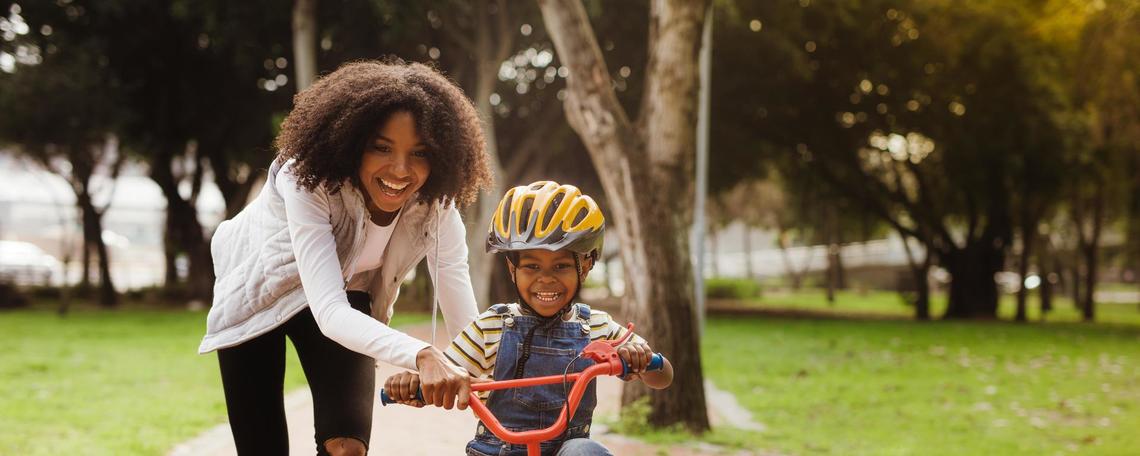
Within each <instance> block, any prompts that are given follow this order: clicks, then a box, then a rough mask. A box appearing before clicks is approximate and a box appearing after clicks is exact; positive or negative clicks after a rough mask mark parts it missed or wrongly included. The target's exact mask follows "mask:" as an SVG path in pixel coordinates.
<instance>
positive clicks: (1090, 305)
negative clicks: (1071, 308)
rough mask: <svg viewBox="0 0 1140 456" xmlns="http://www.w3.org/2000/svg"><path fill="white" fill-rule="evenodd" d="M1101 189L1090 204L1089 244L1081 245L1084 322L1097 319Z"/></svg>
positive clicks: (1103, 202)
mask: <svg viewBox="0 0 1140 456" xmlns="http://www.w3.org/2000/svg"><path fill="white" fill-rule="evenodd" d="M1102 188H1104V187H1098V189H1097V194H1096V197H1094V200H1093V202H1092V227H1091V228H1092V233H1091V236H1090V237H1089V242H1088V243H1086V244H1084V245H1082V252H1081V253H1082V254H1083V255H1084V270H1085V275H1084V286H1083V288H1084V290H1083V292H1084V296H1082V301H1083V306H1082V307H1081V316H1082V317H1083V319H1084V320H1085V321H1092V320H1093V319H1096V317H1097V302H1096V298H1094V296H1096V292H1097V269H1098V264H1097V261H1098V253H1099V252H1100V234H1101V228H1102V223H1104V215H1105V201H1104V192H1102Z"/></svg>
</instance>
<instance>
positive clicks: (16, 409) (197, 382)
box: [0, 308, 428, 455]
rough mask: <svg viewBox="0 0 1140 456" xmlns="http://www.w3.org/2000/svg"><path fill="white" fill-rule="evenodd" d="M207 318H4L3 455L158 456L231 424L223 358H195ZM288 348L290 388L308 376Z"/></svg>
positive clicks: (152, 314)
mask: <svg viewBox="0 0 1140 456" xmlns="http://www.w3.org/2000/svg"><path fill="white" fill-rule="evenodd" d="M399 317H402V318H398V319H397V322H396V324H401V323H408V322H413V321H422V320H423V319H425V318H428V317H427V316H421V315H411V316H408V315H406V314H404V315H400V316H399ZM205 322H206V314H205V312H189V311H174V310H145V309H137V308H132V309H123V310H116V311H100V310H89V309H78V310H76V311H74V312H72V313H71V314H69V315H68V316H67V317H66V318H60V317H59V316H57V315H56V314H55V313H53V312H51V311H49V310H46V309H44V310H40V309H39V308H37V310H23V311H6V312H2V313H0V353H2V355H0V410H2V412H0V429H2V431H0V454H13V455H15V454H20V455H37V454H43V455H48V454H52V455H54V454H83V455H125V454H131V455H134V454H143V455H161V454H165V453H166V452H167V451H169V450H170V448H171V447H173V446H174V445H175V444H177V443H178V442H181V441H184V440H187V439H190V438H193V437H194V436H195V435H197V434H198V433H200V432H202V431H204V430H206V429H208V428H210V427H211V426H214V425H216V424H218V423H222V422H224V421H225V419H226V408H225V402H224V397H223V395H222V388H221V378H220V375H219V373H218V367H217V357H216V356H214V355H205V356H203V355H198V354H197V349H198V343H199V342H200V341H201V337H202V334H203V332H204V330H205ZM286 346H287V347H288V361H287V363H288V364H287V367H286V379H285V387H286V390H290V389H294V388H297V387H300V386H303V385H305V378H304V374H303V373H302V371H301V368H300V365H299V364H298V362H297V358H296V353H295V352H294V351H293V347H292V345H291V344H286Z"/></svg>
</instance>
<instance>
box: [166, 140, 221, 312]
mask: <svg viewBox="0 0 1140 456" xmlns="http://www.w3.org/2000/svg"><path fill="white" fill-rule="evenodd" d="M166 150H169V146H167V149H166ZM154 157H155V158H154V161H153V162H152V163H151V173H150V174H151V179H152V180H154V182H155V183H157V184H158V187H159V188H160V189H161V190H162V194H163V196H165V197H166V212H167V216H166V233H167V238H166V239H167V245H166V265H167V268H168V269H167V271H166V279H167V281H168V282H167V285H168V286H169V285H170V284H171V282H170V280H171V279H172V278H175V279H176V278H177V274H176V272H175V271H173V270H172V269H173V267H174V265H175V261H174V259H175V258H176V257H177V255H178V254H180V253H181V252H185V253H186V255H187V259H188V260H189V271H188V272H189V273H188V274H187V275H188V277H187V279H188V280H187V293H188V295H189V297H190V298H191V299H200V300H203V301H206V302H209V301H210V300H211V296H212V295H213V288H214V264H213V260H212V258H211V256H210V244H209V240H207V239H206V236H205V234H204V232H203V230H202V224H201V223H200V222H199V221H198V211H197V209H196V208H195V207H194V205H193V204H192V203H191V202H189V201H187V200H186V199H183V198H182V195H181V194H179V192H178V182H177V180H176V179H175V177H174V174H173V172H172V171H171V162H172V161H173V159H174V156H173V154H171V153H170V152H166V151H164V152H162V153H158V154H155V155H154Z"/></svg>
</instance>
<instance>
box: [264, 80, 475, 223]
mask: <svg viewBox="0 0 1140 456" xmlns="http://www.w3.org/2000/svg"><path fill="white" fill-rule="evenodd" d="M293 104H294V107H293V110H292V111H291V112H290V113H289V115H288V116H287V117H286V118H285V121H284V122H283V123H282V124H281V133H280V134H278V135H277V139H276V141H275V142H274V145H275V146H276V147H277V150H278V156H277V159H278V160H282V161H284V160H288V159H290V158H292V159H295V160H296V161H295V162H294V165H293V172H294V173H295V174H296V176H297V182H298V184H299V185H300V186H301V187H304V188H305V189H307V190H309V191H313V190H314V189H316V188H317V187H318V186H321V185H324V186H325V188H327V189H328V191H329V192H330V193H336V192H338V191H340V189H341V186H342V185H344V184H345V183H346V182H351V183H353V184H354V185H359V183H358V182H356V181H358V180H359V177H358V175H357V172H358V170H359V169H360V163H361V160H362V154H363V151H364V149H365V147H366V146H367V144H368V142H369V141H371V140H372V139H373V135H374V134H376V130H377V126H379V125H381V124H382V123H383V122H385V121H386V120H387V119H388V117H389V116H391V115H392V114H393V113H396V112H408V113H410V114H411V115H412V116H413V117H414V118H415V122H416V133H417V134H418V135H419V137H420V139H421V141H423V143H424V145H425V146H426V147H427V153H428V162H429V163H430V164H431V174H430V175H429V176H428V179H427V182H425V183H424V185H423V187H421V188H420V190H419V194H418V201H420V202H431V201H439V202H441V203H445V202H447V201H448V200H450V201H453V202H454V203H456V204H459V205H461V206H465V205H467V204H470V203H471V202H473V201H475V198H476V197H477V196H478V194H479V191H480V190H482V189H484V188H487V187H489V185H490V183H491V171H490V169H489V168H488V166H487V159H488V157H487V151H486V144H485V143H484V139H483V131H482V129H481V128H480V124H479V117H478V115H477V114H476V112H475V108H474V106H472V104H471V101H470V100H468V99H467V97H466V96H464V95H463V92H462V91H461V90H460V89H459V87H456V85H455V84H454V83H452V82H451V81H450V80H448V79H447V78H445V77H444V76H443V75H441V74H439V73H438V72H436V71H435V70H434V69H432V68H430V67H428V66H426V65H422V64H419V63H405V62H403V61H402V60H391V61H377V60H369V61H359V62H352V63H348V64H345V65H343V66H341V67H340V68H338V69H337V70H336V71H334V72H332V73H330V74H328V75H326V76H324V77H321V78H320V79H318V80H317V81H316V82H315V83H314V84H313V85H312V86H310V87H308V88H307V89H305V90H303V91H301V92H300V93H298V94H297V95H296V96H295V97H294V98H293Z"/></svg>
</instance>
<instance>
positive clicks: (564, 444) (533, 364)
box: [385, 181, 673, 456]
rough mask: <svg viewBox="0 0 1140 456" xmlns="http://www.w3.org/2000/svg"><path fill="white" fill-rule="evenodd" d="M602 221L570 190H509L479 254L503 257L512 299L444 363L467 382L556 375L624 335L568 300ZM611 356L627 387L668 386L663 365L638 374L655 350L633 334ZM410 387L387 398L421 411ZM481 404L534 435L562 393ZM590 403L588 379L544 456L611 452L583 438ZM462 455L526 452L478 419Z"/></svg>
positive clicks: (506, 393)
mask: <svg viewBox="0 0 1140 456" xmlns="http://www.w3.org/2000/svg"><path fill="white" fill-rule="evenodd" d="M605 224H606V223H605V217H604V216H603V215H602V212H601V210H600V209H599V208H598V205H597V203H595V202H594V200H593V199H591V198H590V197H589V196H586V195H583V194H582V193H581V192H580V191H579V190H578V188H577V187H574V186H572V185H559V184H558V183H556V182H550V181H540V182H535V183H533V184H530V185H527V186H520V187H515V188H513V189H511V190H508V191H507V193H506V195H504V196H503V199H502V201H500V202H499V206H498V208H497V209H496V211H495V214H494V216H493V217H492V220H491V226H490V229H489V230H488V235H487V251H488V252H490V253H502V254H503V256H505V257H506V266H507V270H508V271H509V272H510V276H511V280H512V281H513V282H514V284H515V290H516V291H517V293H518V298H519V300H518V302H517V303H511V304H497V305H494V306H491V308H489V309H487V311H486V312H483V313H482V314H481V315H479V317H478V318H477V319H476V320H475V321H474V322H472V323H471V324H470V325H469V326H467V328H466V329H464V331H463V332H462V333H460V334H459V336H458V337H456V338H455V340H454V341H453V342H452V343H451V345H450V346H449V347H448V349H447V350H446V351H445V354H446V355H447V357H448V358H449V359H450V360H451V361H452V362H454V363H456V364H458V365H460V366H462V367H464V368H466V369H467V371H468V372H470V373H471V375H472V376H475V377H478V378H482V379H486V378H493V379H494V380H510V379H515V378H525V377H540V376H547V375H562V374H563V373H564V372H567V373H574V372H580V371H582V370H584V369H585V368H587V367H589V366H590V365H592V364H593V363H592V361H589V360H584V359H575V358H576V356H577V355H578V354H579V353H580V352H581V351H582V349H583V348H584V347H585V346H586V345H587V344H589V343H590V341H592V340H598V339H606V340H614V339H620V338H622V337H624V336H625V335H626V333H627V332H628V330H627V329H626V328H624V327H623V326H621V325H619V324H618V323H617V322H615V321H614V320H613V319H612V318H611V317H610V316H609V315H608V314H606V313H605V312H602V311H599V310H593V309H591V308H590V307H589V306H588V305H586V304H582V303H575V301H574V300H575V298H577V297H578V292H579V291H580V290H581V289H582V282H583V281H585V280H586V275H587V274H589V272H590V269H591V268H593V266H594V262H595V261H596V260H597V259H598V256H599V255H600V254H601V250H602V238H603V234H604V232H605ZM618 353H619V355H620V356H621V358H622V359H623V360H624V361H625V362H626V363H628V364H629V366H630V371H631V374H630V375H629V376H628V377H627V378H626V380H627V381H628V380H633V379H640V380H641V381H643V382H645V384H646V386H649V387H650V388H656V389H661V388H665V387H667V386H669V384H670V383H672V382H673V366H672V365H671V364H670V363H669V361H668V360H666V361H665V365H664V368H662V369H661V370H658V371H651V372H645V367H646V366H647V365H648V364H649V360H650V358H651V357H652V355H653V350H652V349H651V348H650V347H649V345H647V344H646V343H645V340H644V339H642V338H641V337H638V336H637V335H636V334H635V335H633V336H632V337H631V338H630V340H629V341H628V342H626V343H625V344H623V345H621V346H620V347H619V348H618ZM571 363H573V364H571ZM568 366H569V367H568ZM418 388H419V378H418V377H417V376H416V374H414V373H411V372H404V373H401V374H397V375H394V376H392V377H389V378H388V380H387V382H386V383H385V389H386V391H387V392H388V394H389V396H391V397H392V398H393V399H396V400H398V401H400V402H401V403H404V404H408V405H414V406H422V405H423V404H422V403H421V402H419V401H416V400H414V399H413V398H414V397H415V392H416V390H417V389H418ZM486 400H487V408H489V409H490V410H491V411H492V412H493V413H494V414H495V416H496V417H498V419H499V420H500V422H501V423H502V424H503V426H504V427H506V428H508V429H511V430H516V431H518V430H530V429H542V428H546V427H548V426H550V425H551V424H553V423H554V421H555V420H556V419H557V418H558V415H559V411H560V410H561V409H562V406H563V404H565V401H566V391H565V390H564V388H563V385H561V384H555V385H545V386H534V387H526V388H515V389H507V390H500V391H493V392H491V394H490V395H489V397H488V398H487V399H486ZM596 403H597V394H596V389H595V384H594V382H591V383H590V385H589V387H588V388H587V389H586V393H585V394H584V395H583V396H582V401H581V403H579V405H578V409H577V411H576V412H575V413H574V417H573V419H572V420H571V421H570V423H569V425H568V426H567V428H566V432H565V433H564V434H563V435H562V436H561V437H559V438H558V439H555V440H552V441H548V442H544V443H543V444H542V454H544V455H547V454H557V455H562V456H566V455H587V454H589V455H608V454H610V452H609V451H608V450H607V449H606V448H605V447H604V446H602V445H601V444H599V443H597V442H595V441H593V440H590V438H589V437H590V422H591V420H592V418H593V412H594V406H595V404H596ZM467 454H468V455H476V456H478V455H500V454H510V455H515V454H518V455H525V454H526V446H525V445H513V444H509V443H504V442H503V441H501V440H499V438H498V437H496V436H495V435H494V434H493V433H491V431H490V430H488V429H487V428H486V427H485V426H483V424H482V423H480V424H479V426H478V428H477V430H476V434H475V439H474V440H471V442H470V443H468V444H467Z"/></svg>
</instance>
